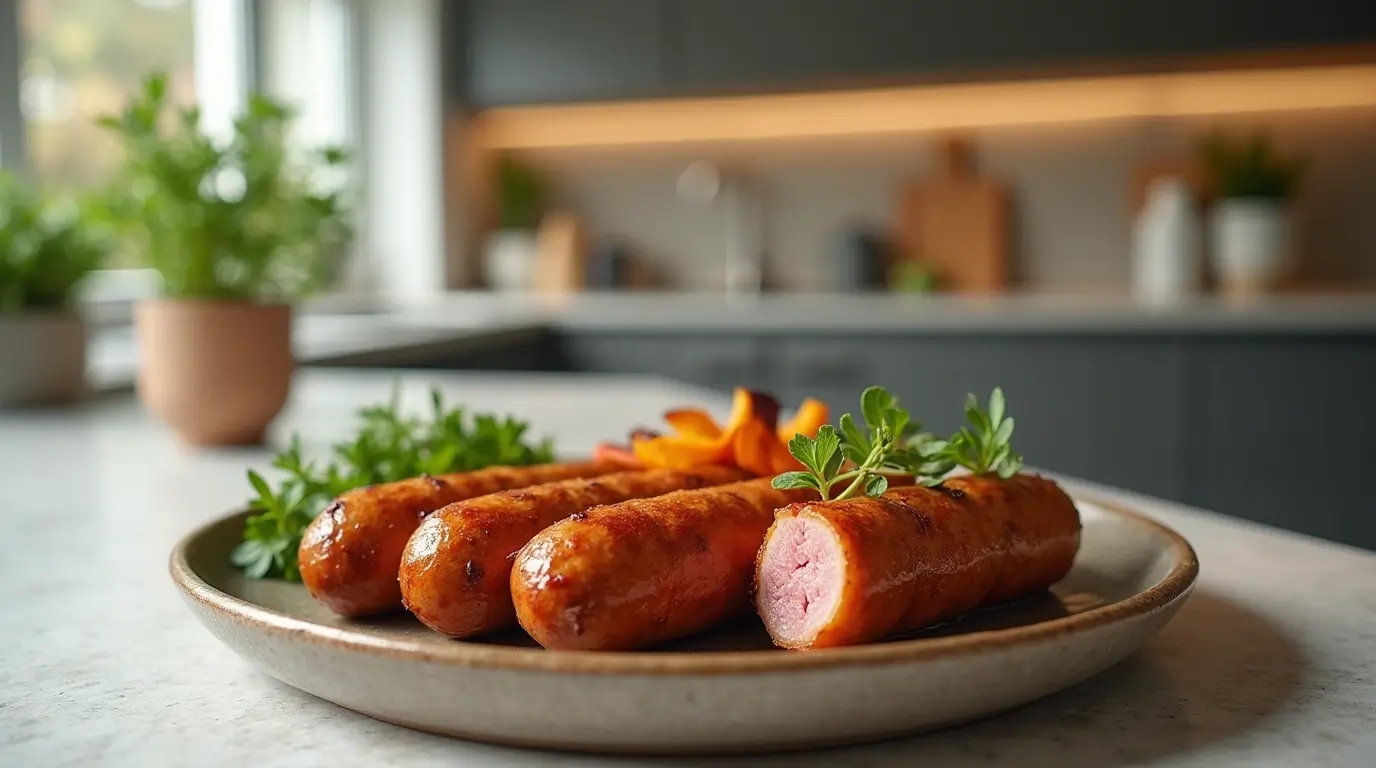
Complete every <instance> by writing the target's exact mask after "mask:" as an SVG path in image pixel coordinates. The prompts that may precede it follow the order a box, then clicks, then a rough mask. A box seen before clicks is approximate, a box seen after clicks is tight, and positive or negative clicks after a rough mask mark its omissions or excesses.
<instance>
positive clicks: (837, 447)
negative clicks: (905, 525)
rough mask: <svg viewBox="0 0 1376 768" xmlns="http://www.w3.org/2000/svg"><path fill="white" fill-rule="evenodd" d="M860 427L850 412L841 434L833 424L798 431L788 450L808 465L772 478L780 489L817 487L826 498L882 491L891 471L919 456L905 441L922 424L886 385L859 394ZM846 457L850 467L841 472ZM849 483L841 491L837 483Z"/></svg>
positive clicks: (902, 469) (897, 471)
mask: <svg viewBox="0 0 1376 768" xmlns="http://www.w3.org/2000/svg"><path fill="white" fill-rule="evenodd" d="M860 413H861V415H862V416H863V417H864V419H865V429H864V430H861V429H860V427H859V426H857V425H856V423H855V420H854V419H853V418H852V417H851V415H850V414H849V413H847V414H845V415H843V416H842V417H841V419H840V422H839V423H840V425H841V431H840V433H839V434H838V433H837V431H836V429H835V428H833V427H832V426H831V425H830V424H827V425H825V426H823V427H822V428H821V429H819V430H817V436H816V437H815V438H810V437H808V436H807V435H801V434H800V435H795V436H794V437H793V439H792V440H790V441H789V442H788V452H789V453H791V454H793V458H795V459H797V460H798V461H799V462H800V463H801V464H802V465H803V466H804V467H806V469H804V470H798V471H793V472H785V473H783V474H781V475H778V476H777V477H775V478H774V479H773V480H772V481H771V485H773V486H774V487H775V488H779V489H789V488H812V489H814V490H816V491H817V492H818V493H820V494H821V496H822V500H823V501H826V500H828V499H848V498H850V497H852V496H854V495H856V494H857V493H863V494H865V495H867V496H878V495H879V494H881V493H883V492H884V491H886V490H888V487H889V481H888V478H887V477H885V473H888V474H906V473H910V471H911V469H910V468H911V466H912V465H913V464H914V463H916V462H917V461H919V460H920V458H921V457H920V456H919V455H918V454H917V453H916V452H915V451H913V450H912V449H910V448H908V447H907V446H906V443H907V441H908V440H909V439H910V438H911V437H912V436H913V433H915V432H916V431H917V429H918V427H919V425H918V424H917V423H916V422H913V421H912V419H911V417H910V415H909V414H908V412H907V411H906V410H904V409H903V408H902V407H900V406H899V404H898V400H897V399H896V398H895V397H894V396H893V395H891V394H890V393H889V391H888V390H886V389H884V388H883V387H870V388H869V389H866V390H865V391H864V393H863V394H861V396H860ZM843 460H844V461H849V462H850V467H849V468H847V469H846V471H844V472H842V471H841V470H842V467H843ZM841 484H845V487H844V488H843V489H842V490H841V492H840V493H838V494H836V495H835V496H833V495H832V489H833V488H834V487H836V486H837V485H841Z"/></svg>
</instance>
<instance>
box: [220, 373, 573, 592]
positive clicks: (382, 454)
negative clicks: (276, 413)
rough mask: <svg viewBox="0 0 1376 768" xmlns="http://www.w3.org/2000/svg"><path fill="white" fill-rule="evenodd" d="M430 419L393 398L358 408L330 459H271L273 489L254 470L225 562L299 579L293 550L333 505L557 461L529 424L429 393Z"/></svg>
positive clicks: (296, 443)
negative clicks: (385, 486) (353, 494)
mask: <svg viewBox="0 0 1376 768" xmlns="http://www.w3.org/2000/svg"><path fill="white" fill-rule="evenodd" d="M430 400H431V405H432V408H433V412H432V414H431V417H430V419H428V420H422V419H417V418H408V417H404V416H402V415H401V413H400V408H399V403H398V393H397V392H396V391H395V390H394V391H393V393H392V399H391V402H389V403H387V404H385V405H376V406H371V407H368V408H363V409H362V410H360V411H359V412H358V416H359V418H360V419H361V421H362V423H361V424H360V426H359V430H358V434H357V436H356V437H355V438H354V439H353V440H352V441H349V442H342V443H337V444H336V445H334V446H333V449H332V452H331V458H330V459H329V460H327V461H324V462H322V463H320V464H317V463H315V462H308V461H305V460H303V459H302V457H301V439H300V436H299V435H293V436H292V439H291V445H290V446H289V447H288V448H287V450H285V451H283V452H282V453H279V454H278V455H277V456H276V457H275V458H273V460H272V466H273V467H274V468H276V469H279V470H281V471H282V472H283V473H285V477H284V478H283V479H282V481H281V482H280V483H279V484H278V487H277V489H276V490H273V488H272V487H271V486H270V485H269V484H268V482H267V480H265V479H263V477H262V476H261V475H259V474H258V473H257V472H254V471H252V470H250V471H249V473H248V481H249V483H250V484H251V485H252V486H253V490H254V491H255V492H256V493H257V497H256V498H254V499H252V500H250V501H249V503H248V505H249V508H250V509H253V510H255V511H256V512H257V513H258V514H255V515H253V516H252V517H250V518H248V522H247V525H246V526H245V528H244V540H243V541H242V542H241V543H240V544H239V545H238V546H237V547H235V548H234V552H233V553H232V554H231V555H230V560H231V561H232V562H233V563H234V564H235V565H237V566H239V567H240V568H243V569H244V573H245V574H247V575H248V576H249V577H251V578H255V579H261V578H265V577H271V576H280V577H281V578H283V579H286V580H287V581H300V580H301V573H300V571H299V570H297V563H296V550H297V548H298V547H299V546H300V544H301V534H302V533H303V532H305V530H306V526H307V525H309V524H310V522H311V520H313V519H315V516H316V515H317V514H319V513H320V510H322V509H324V508H325V505H327V504H329V503H330V501H331V500H332V499H334V498H335V497H336V496H339V495H340V494H342V493H344V492H345V491H349V490H352V489H354V488H360V487H362V486H365V485H374V484H377V483H387V482H392V481H395V480H405V479H407V478H410V477H417V476H419V475H422V474H431V475H440V474H445V473H449V472H468V471H471V470H475V469H482V468H483V467H490V466H498V465H503V466H518V465H525V464H543V463H547V462H550V461H553V459H554V446H553V444H552V442H551V441H550V440H548V439H545V440H542V441H540V442H538V443H532V442H531V441H529V440H528V439H526V437H525V433H526V430H527V429H528V427H529V425H528V424H526V423H525V422H524V421H520V420H517V419H514V418H511V417H509V416H508V417H505V418H499V417H497V416H495V415H493V414H490V413H475V414H473V415H472V416H471V418H469V416H468V414H467V413H466V412H465V410H464V409H463V408H462V407H455V408H452V409H449V408H446V407H445V405H444V400H443V397H442V396H441V395H440V392H439V391H438V390H431V392H430Z"/></svg>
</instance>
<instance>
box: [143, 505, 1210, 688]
mask: <svg viewBox="0 0 1376 768" xmlns="http://www.w3.org/2000/svg"><path fill="white" fill-rule="evenodd" d="M1073 498H1074V499H1075V501H1076V502H1077V503H1080V502H1083V503H1087V504H1092V505H1094V506H1096V507H1099V508H1100V509H1102V510H1104V511H1106V512H1108V513H1110V514H1114V515H1118V516H1120V517H1124V518H1127V519H1128V520H1130V521H1132V522H1133V523H1135V524H1137V525H1141V526H1143V527H1145V528H1148V529H1150V530H1152V531H1154V532H1155V533H1157V534H1158V535H1160V536H1162V537H1163V538H1164V539H1165V541H1166V543H1167V547H1168V550H1169V552H1170V553H1171V556H1172V559H1173V563H1172V565H1171V570H1170V572H1168V573H1167V574H1166V576H1165V577H1164V578H1162V579H1161V581H1159V582H1158V583H1156V584H1154V585H1152V586H1151V587H1148V588H1147V589H1145V590H1142V591H1141V592H1138V593H1136V594H1134V595H1132V596H1131V597H1128V598H1127V599H1125V600H1119V601H1117V602H1114V603H1110V604H1108V605H1102V606H1097V607H1095V608H1091V609H1089V610H1087V611H1082V612H1080V613H1076V614H1072V615H1070V616H1062V617H1059V618H1055V619H1048V620H1047V621H1042V622H1037V623H1036V624H1029V625H1024V626H1018V627H1011V628H1007V629H996V630H986V631H982V632H977V633H974V634H965V635H951V636H947V637H936V638H913V639H910V640H895V641H891V642H887V643H871V644H867V645H856V646H849V647H843V648H827V649H821V650H813V651H801V652H789V653H777V652H774V651H654V652H649V653H647V652H644V651H550V650H546V649H544V648H518V647H510V646H501V645H489V644H477V643H467V642H464V641H461V640H456V641H453V642H452V643H450V644H445V645H434V644H429V643H425V644H423V643H420V642H417V641H414V640H409V639H403V638H385V637H377V636H375V635H371V634H368V633H364V632H359V631H356V630H353V629H350V628H348V627H335V626H328V625H325V624H319V623H316V622H314V621H310V620H308V619H301V618H297V617H295V616H290V615H287V614H285V613H281V612H280V611H276V610H273V609H272V608H268V607H266V606H262V605H258V604H256V603H251V602H249V601H247V600H244V599H242V598H239V597H235V596H234V595H231V594H229V593H227V592H224V591H222V590H220V589H218V588H216V587H214V586H211V585H210V584H209V583H208V582H206V581H205V579H203V578H201V576H200V575H199V574H197V573H196V571H195V570H194V569H193V568H192V567H191V564H190V563H189V562H188V561H187V558H186V551H187V549H188V548H189V547H190V546H191V544H192V543H193V542H194V541H196V540H197V539H199V538H200V537H201V536H203V535H204V534H205V532H206V531H207V530H208V529H210V528H212V527H214V526H217V525H221V524H223V523H224V522H225V521H227V520H229V519H230V518H233V517H239V516H243V515H245V514H247V512H248V510H246V509H240V510H236V511H234V512H231V513H229V514H226V515H220V516H218V517H215V518H214V519H212V520H209V521H207V522H205V523H202V524H201V525H198V526H197V527H196V528H194V529H193V530H191V531H190V532H188V533H187V534H185V535H184V536H182V537H181V538H180V539H179V540H178V541H177V543H176V545H175V546H174V547H173V549H172V553H171V555H170V557H169V559H168V571H169V573H170V575H171V576H172V580H173V581H174V582H175V583H176V585H177V586H178V588H180V589H181V591H182V593H183V595H184V596H185V597H187V598H189V599H191V600H193V601H195V602H196V603H198V604H200V605H201V606H202V607H204V608H205V609H207V610H210V611H212V612H214V613H216V614H218V615H219V616H221V617H222V618H224V619H226V620H228V621H230V622H232V623H234V624H237V625H240V626H245V627H249V628H252V629H256V630H259V631H262V632H267V633H270V634H275V635H279V636H288V637H290V638H292V639H295V640H297V641H302V642H307V643H311V644H316V645H325V646H331V647H334V648H335V649H337V650H346V651H352V652H357V653H366V654H370V655H373V656H378V657H383V658H391V659H400V660H404V661H412V662H426V663H430V664H440V665H443V666H451V667H469V668H481V669H493V670H507V671H527V672H551V673H561V674H599V675H657V676H678V675H739V674H763V673H773V672H796V671H800V670H819V669H838V668H846V667H861V666H888V665H895V664H903V663H914V662H922V661H931V660H936V659H947V658H952V657H960V656H967V655H971V654H979V653H987V652H989V651H991V650H995V649H1003V648H1008V647H1012V646H1022V645H1026V644H1029V643H1035V642H1039V641H1046V640H1051V639H1055V638H1057V637H1059V636H1063V635H1066V634H1071V633H1079V632H1084V631H1088V630H1092V629H1095V628H1097V627H1101V626H1104V625H1106V624H1113V623H1116V622H1119V621H1124V620H1127V619H1130V618H1135V617H1140V616H1147V615H1150V614H1152V613H1155V612H1157V611H1160V610H1163V609H1165V608H1167V607H1168V606H1170V605H1171V604H1172V603H1174V602H1175V601H1177V600H1179V599H1182V598H1184V597H1185V596H1187V595H1188V594H1189V593H1190V591H1191V590H1192V589H1193V587H1194V584H1195V581H1196V580H1197V578H1198V576H1199V559H1198V556H1197V555H1196V554H1195V551H1194V548H1193V547H1192V546H1190V543H1189V542H1188V541H1186V540H1185V538H1184V537H1183V536H1181V535H1180V534H1179V533H1177V532H1176V531H1175V530H1173V529H1172V528H1170V527H1169V526H1166V525H1164V524H1162V523H1160V522H1157V521H1156V520H1153V519H1152V518H1150V517H1148V516H1146V515H1144V514H1142V513H1141V512H1137V511H1135V510H1132V509H1129V508H1127V507H1126V506H1125V505H1123V504H1120V503H1118V502H1115V501H1109V500H1107V499H1104V498H1102V497H1099V496H1096V495H1094V494H1076V495H1074V496H1073Z"/></svg>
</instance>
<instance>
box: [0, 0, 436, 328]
mask: <svg viewBox="0 0 1376 768" xmlns="http://www.w3.org/2000/svg"><path fill="white" fill-rule="evenodd" d="M442 4H443V0H406V1H405V2H386V3H383V2H360V1H359V0H0V164H3V165H4V166H6V167H17V168H19V169H21V170H26V171H27V172H28V173H29V174H30V175H31V176H32V177H33V178H34V179H35V180H37V181H38V182H40V183H42V184H45V185H48V186H51V187H55V188H58V189H64V190H79V189H81V188H84V187H90V186H93V185H98V184H100V183H102V182H104V181H105V180H107V179H108V178H109V177H110V174H111V172H112V170H113V169H114V167H115V165H116V163H117V162H118V161H119V159H120V156H119V148H118V145H117V144H116V143H115V141H114V140H113V139H112V138H111V137H109V136H107V135H106V134H105V132H104V131H103V130H101V129H100V128H98V127H97V126H95V125H94V124H93V120H94V118H95V117H97V116H99V115H102V114H107V113H110V112H114V111H116V110H118V109H119V108H120V107H121V105H123V103H124V102H125V100H126V99H127V98H128V96H129V94H130V93H131V92H132V91H133V90H134V89H135V88H136V87H137V86H138V84H139V82H140V80H141V79H142V78H143V76H144V75H145V74H146V73H148V72H150V71H154V70H161V71H165V72H167V73H168V75H169V80H170V84H171V91H172V96H173V98H174V99H175V100H176V101H178V102H181V103H184V104H189V103H192V102H195V103H196V104H198V105H199V106H200V108H201V114H202V121H203V125H204V126H205V127H206V129H207V130H209V131H211V132H212V133H217V132H219V131H223V130H226V129H228V128H229V122H230V120H231V119H232V117H233V116H235V115H237V114H239V112H240V111H241V109H242V107H243V105H244V103H245V98H246V96H247V94H248V92H249V91H250V90H251V89H253V88H259V89H262V90H263V91H265V92H267V93H271V94H273V95H275V96H277V97H279V98H282V99H285V100H286V101H288V102H289V103H292V104H294V105H295V106H296V107H297V108H298V110H299V116H300V120H299V122H298V123H297V137H298V138H300V139H301V140H302V141H303V142H305V143H307V144H312V145H316V144H320V143H342V144H345V145H349V146H351V147H352V148H353V149H354V150H355V155H356V157H357V162H356V163H355V165H354V169H353V170H354V173H356V174H357V178H356V181H357V182H358V184H359V187H360V189H361V191H362V193H363V194H362V199H361V200H360V211H359V222H358V223H359V229H360V233H359V234H360V237H359V242H358V243H357V247H356V254H355V255H356V258H354V259H353V260H352V261H351V263H350V264H349V265H348V267H347V268H346V270H345V279H344V284H343V285H341V286H339V288H340V290H342V291H346V292H351V293H376V292H382V293H397V294H418V295H428V294H430V293H433V292H434V291H436V290H441V289H443V287H444V280H445V262H444V259H445V255H444V236H443V233H444V221H443V197H442V194H443V192H442V190H443V183H442V180H441V173H442V169H443V168H444V156H443V133H442V132H443V125H444V124H443V121H444V114H443V111H442V106H441V104H442V98H443V95H442V90H441V87H440V82H439V76H440V66H439V62H440V57H439V41H440V36H439V30H440V23H441V15H440V10H441V6H442ZM370 139H371V141H370ZM113 266H115V267H117V269H112V270H107V271H106V272H104V273H101V274H98V275H96V276H95V278H96V279H93V280H92V281H90V283H89V284H88V286H87V287H88V289H89V290H88V295H89V296H90V297H91V298H92V299H95V300H96V303H100V304H109V305H111V307H112V312H111V314H110V317H111V318H112V320H111V321H112V322H116V321H119V319H120V318H127V315H128V312H127V310H128V307H127V303H128V301H127V300H129V299H133V298H137V297H139V296H144V295H148V294H149V293H150V292H151V291H152V290H154V288H155V281H154V280H153V279H152V276H151V275H147V274H144V271H143V270H133V269H128V268H130V267H137V266H139V264H138V259H137V255H136V254H128V255H125V256H122V257H121V259H120V260H119V261H118V262H116V263H115V264H114V265H113ZM119 268H123V269H119Z"/></svg>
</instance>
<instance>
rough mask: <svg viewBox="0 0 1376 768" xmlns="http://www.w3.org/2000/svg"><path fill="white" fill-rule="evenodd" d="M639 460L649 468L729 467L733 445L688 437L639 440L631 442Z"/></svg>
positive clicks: (717, 440)
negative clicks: (719, 465) (706, 465)
mask: <svg viewBox="0 0 1376 768" xmlns="http://www.w3.org/2000/svg"><path fill="white" fill-rule="evenodd" d="M631 447H632V450H633V451H634V452H635V457H636V458H637V459H639V460H641V461H642V462H644V463H645V465H646V466H650V467H660V468H664V469H688V468H690V467H699V466H702V465H703V464H728V463H730V460H731V443H730V442H728V441H727V440H726V439H724V438H718V439H716V440H701V439H695V438H688V437H656V438H653V439H644V438H641V439H636V440H633V441H632V443H631Z"/></svg>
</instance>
